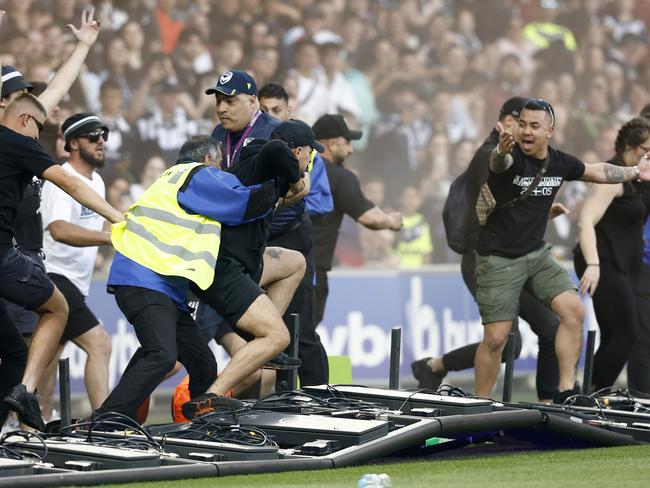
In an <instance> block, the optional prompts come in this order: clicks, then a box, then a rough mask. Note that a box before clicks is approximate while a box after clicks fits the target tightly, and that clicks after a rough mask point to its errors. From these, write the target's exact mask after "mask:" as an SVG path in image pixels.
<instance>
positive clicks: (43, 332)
mask: <svg viewBox="0 0 650 488" xmlns="http://www.w3.org/2000/svg"><path fill="white" fill-rule="evenodd" d="M45 115H46V111H45V108H44V107H43V105H42V104H41V102H40V101H39V100H38V99H37V98H36V97H34V96H33V95H31V94H29V93H23V94H21V95H19V96H18V97H17V98H16V99H15V100H14V101H13V102H12V103H11V104H10V105H9V106H8V107H7V108H6V109H5V111H4V113H3V115H2V118H1V119H0V297H2V298H5V299H7V300H9V301H12V302H14V303H17V304H19V305H21V306H23V307H24V308H26V309H28V310H34V311H35V312H36V313H37V314H38V315H39V324H38V326H37V329H36V332H35V333H34V335H33V336H32V341H31V344H30V348H29V352H28V358H27V365H26V368H25V372H24V374H23V375H22V383H18V384H17V382H18V381H20V378H15V377H14V378H6V377H4V376H3V377H2V378H0V397H4V402H5V403H6V404H7V405H8V406H9V408H11V409H13V410H15V411H16V412H17V413H18V416H19V419H20V420H21V421H22V422H23V423H25V424H27V425H29V426H31V427H34V428H37V429H40V430H43V429H44V427H45V426H44V424H43V419H42V417H41V413H40V408H39V405H38V395H36V394H35V393H34V392H35V389H36V384H37V383H38V381H39V380H40V377H41V375H42V373H43V371H44V369H45V367H46V366H47V364H48V363H49V362H50V361H51V359H52V358H53V357H54V354H55V352H56V350H57V348H58V339H59V337H61V333H62V331H63V328H64V327H65V323H66V320H67V315H68V307H67V304H66V302H65V299H64V298H63V295H61V292H59V291H58V290H57V289H56V287H55V286H54V285H53V284H52V282H51V281H50V279H49V278H48V277H47V275H46V274H45V271H44V270H43V268H42V267H40V266H38V265H37V264H35V263H34V262H33V261H32V260H31V259H29V258H27V257H26V256H24V255H23V254H22V253H20V251H18V250H16V249H15V248H14V245H13V241H14V230H13V222H14V221H15V216H16V208H17V206H18V205H19V203H20V202H21V201H22V199H23V194H24V191H25V187H26V186H27V185H28V184H29V182H30V181H31V180H32V178H33V177H34V176H37V177H39V178H44V179H46V180H48V181H51V182H52V183H54V184H55V185H57V186H59V187H60V188H61V189H63V190H64V191H65V192H67V193H68V194H70V195H71V196H72V197H73V198H74V199H75V200H77V201H79V202H80V203H82V204H83V205H85V206H86V207H87V208H89V209H91V210H94V211H95V212H97V213H98V214H100V215H102V216H103V217H105V218H106V219H107V220H109V221H110V222H119V221H121V220H122V215H121V214H120V213H119V212H118V211H117V210H115V209H114V208H113V207H111V206H110V205H109V204H108V203H106V201H105V200H104V199H103V198H101V197H100V196H99V195H98V194H97V193H96V192H94V191H93V190H92V189H91V188H90V187H88V185H86V184H85V183H84V182H83V181H81V180H80V179H79V178H76V177H74V176H71V175H70V174H69V173H67V172H66V171H65V170H63V168H61V167H60V166H59V165H58V164H56V161H54V160H53V159H52V158H51V156H49V155H48V154H47V153H46V152H45V150H44V149H43V148H42V146H40V144H38V142H37V139H38V137H39V133H40V131H41V129H42V128H43V121H44V119H45ZM3 313H4V305H3V304H1V303H0V314H3ZM0 326H2V327H3V328H4V327H9V328H10V329H11V330H15V326H14V324H11V323H8V324H4V323H3V324H1V325H0ZM13 346H15V344H13V343H5V342H3V343H0V357H1V355H2V354H4V351H5V350H9V349H11V348H12V347H13ZM10 390H11V391H10ZM5 395H6V397H5Z"/></svg>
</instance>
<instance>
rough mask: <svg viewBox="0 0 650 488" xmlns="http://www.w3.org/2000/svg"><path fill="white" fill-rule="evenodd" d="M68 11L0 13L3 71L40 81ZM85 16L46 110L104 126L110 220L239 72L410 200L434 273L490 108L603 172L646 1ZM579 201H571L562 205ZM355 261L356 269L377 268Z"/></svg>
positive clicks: (61, 47) (637, 71) (634, 88)
mask: <svg viewBox="0 0 650 488" xmlns="http://www.w3.org/2000/svg"><path fill="white" fill-rule="evenodd" d="M84 6H85V3H84V2H81V1H80V0H53V1H52V2H45V1H43V0H33V1H24V0H23V1H18V0H0V8H2V9H4V10H6V11H7V16H6V19H5V24H4V25H3V29H2V31H1V32H0V56H2V58H3V62H4V63H5V64H10V65H12V66H15V67H16V68H18V69H19V70H21V71H22V72H23V73H25V74H26V75H27V77H28V79H30V80H33V81H41V82H48V81H50V78H51V76H52V74H53V73H54V72H55V71H56V70H57V69H58V68H59V67H60V65H61V63H62V62H63V60H64V59H65V58H66V57H67V56H68V55H69V53H70V51H71V49H72V47H73V45H74V42H73V41H74V39H73V37H72V36H71V35H70V33H69V31H68V29H67V28H66V24H68V23H71V22H70V20H71V19H72V20H74V19H76V18H77V17H78V15H79V10H80V9H81V8H83V7H84ZM95 7H96V8H97V12H98V15H99V16H100V18H101V20H102V32H101V35H100V38H99V41H98V42H97V43H96V44H95V46H94V47H93V49H92V51H91V54H90V55H89V56H88V58H87V60H86V66H85V68H84V69H83V71H82V74H81V76H80V78H79V81H78V82H77V83H75V85H73V87H72V89H71V90H70V94H69V96H68V98H67V99H66V100H64V102H63V103H62V104H61V111H62V112H63V113H66V111H69V110H73V111H82V110H90V111H96V112H98V113H100V114H101V117H102V118H103V119H104V120H105V121H106V123H107V124H108V125H109V126H110V129H111V137H110V139H109V141H108V143H107V145H106V157H107V165H106V168H104V169H103V170H102V172H103V175H104V178H105V179H106V181H107V182H108V183H109V186H108V187H107V191H108V193H109V195H110V196H111V198H112V199H113V202H112V203H114V204H115V205H117V206H121V207H124V206H125V205H127V203H128V202H129V201H130V199H131V198H132V194H133V192H132V191H131V190H130V188H129V185H133V184H136V185H140V187H137V186H136V187H134V189H135V190H134V191H135V193H137V192H138V191H140V190H141V189H143V188H142V187H143V185H146V184H147V181H149V180H148V179H147V178H144V177H142V178H143V179H142V181H138V180H139V179H140V176H139V175H141V174H142V173H143V169H144V167H145V166H148V164H149V163H148V162H151V161H156V159H155V157H156V156H158V157H161V158H162V161H163V162H164V163H165V164H171V163H173V161H174V160H175V156H176V151H177V150H178V147H179V145H180V143H181V142H183V141H184V140H185V138H187V137H188V136H191V135H193V134H196V133H201V132H205V131H206V130H207V129H209V128H210V127H212V126H213V125H214V120H215V111H214V103H213V99H212V98H211V97H207V96H206V95H205V94H204V93H203V92H204V90H205V89H206V88H207V87H209V86H212V85H214V83H215V81H216V77H217V76H218V73H220V72H221V71H223V70H226V69H246V70H248V71H250V72H251V74H253V75H254V76H255V78H256V79H257V81H258V85H259V86H262V85H264V84H266V83H269V82H278V83H282V84H283V85H284V87H285V89H286V90H287V92H288V93H289V96H290V100H289V103H290V105H291V107H292V114H293V116H294V117H296V118H302V119H304V120H305V121H306V122H308V123H312V122H313V121H314V120H316V119H317V118H318V117H319V116H320V115H322V114H324V113H327V112H329V113H332V112H336V113H341V114H344V115H346V116H347V117H348V122H349V123H350V125H352V126H353V127H355V128H357V127H358V128H361V129H362V130H363V133H364V138H363V139H362V140H360V141H355V144H354V146H355V149H356V152H355V154H354V155H353V156H352V157H351V158H350V161H349V163H350V166H351V167H352V168H353V169H357V170H360V173H361V174H362V183H369V184H374V185H378V180H377V178H378V177H379V178H381V179H382V180H383V186H384V192H385V200H386V202H385V203H386V204H388V205H392V206H393V207H394V208H396V207H397V206H398V202H399V195H400V194H401V193H402V192H403V190H404V188H406V187H407V186H415V187H416V188H417V191H418V192H420V193H421V196H422V198H423V201H424V203H423V206H422V214H424V215H425V216H426V217H427V218H428V219H429V224H430V227H431V233H432V235H433V239H434V247H435V250H434V254H433V261H434V262H440V261H447V260H450V259H453V258H454V257H453V254H450V253H448V252H447V251H446V250H445V246H444V233H443V231H442V227H441V223H440V215H439V212H440V209H439V205H440V202H442V201H444V197H445V195H446V192H447V189H448V186H449V184H450V183H451V181H452V180H453V178H454V177H455V176H456V175H457V174H458V173H459V171H460V170H462V168H463V167H464V166H466V164H467V159H468V156H469V155H470V154H471V153H472V152H473V151H472V149H474V150H475V149H476V145H477V144H478V142H477V141H480V140H482V139H483V137H485V135H487V133H488V131H489V130H490V128H491V125H492V121H493V120H494V119H495V114H496V110H497V109H498V107H499V106H500V105H501V104H502V103H503V101H504V100H505V99H507V98H508V97H511V96H513V95H522V96H531V97H536V98H537V97H540V98H544V99H547V100H548V101H549V102H551V103H552V104H553V105H554V107H555V110H556V114H557V125H556V127H555V133H554V135H553V140H552V141H551V144H553V145H554V146H557V147H559V148H561V149H565V150H568V151H570V152H573V153H574V154H575V155H576V156H578V157H583V158H584V159H585V160H588V161H587V162H593V161H599V160H605V159H608V158H609V157H610V156H611V154H610V152H611V147H613V144H612V142H611V138H612V134H613V135H615V134H616V131H617V130H618V128H619V127H620V124H621V122H622V121H625V120H627V119H629V118H630V117H631V116H633V115H636V114H638V113H639V111H640V110H641V109H642V108H643V107H644V106H645V105H647V104H648V102H650V49H648V25H647V22H648V21H649V19H650V2H648V1H647V0H570V1H569V0H567V1H563V2H561V1H558V0H507V1H506V0H456V1H449V0H419V1H418V0H404V1H400V2H397V1H394V0H382V1H371V0H241V1H237V0H219V1H217V0H142V1H127V0H102V1H101V2H97V4H96V5H95ZM72 23H74V22H72ZM207 119H211V120H207ZM607 141H609V142H607ZM157 161H158V162H160V160H159V159H158V160H157ZM145 163H147V164H145ZM161 167H162V166H161ZM363 175H365V181H364V177H363ZM371 179H372V181H370V180H371ZM138 188H140V189H138ZM569 188H572V185H570V186H569ZM567 192H568V190H567ZM369 193H370V191H369ZM561 197H562V195H561ZM580 199H581V191H578V190H576V191H575V192H573V193H571V194H570V195H569V196H567V197H566V201H565V203H569V204H570V205H574V206H575V205H578V204H579V202H580ZM382 203H383V202H382ZM575 213H577V210H574V211H573V214H575ZM573 214H572V215H573ZM569 218H570V217H569ZM572 225H573V222H570V221H569V220H566V219H565V222H561V221H560V220H556V221H554V223H553V228H552V229H550V230H551V231H552V233H553V236H552V237H551V239H552V240H555V241H556V242H558V243H559V244H561V245H563V246H565V247H569V248H570V247H571V243H570V242H568V240H571V239H573V231H574V229H572V228H571V226H572ZM567 236H568V237H567ZM373 237H375V238H377V239H379V235H373ZM363 239H364V237H363V235H362V242H363ZM375 244H379V242H376V243H375ZM364 246H365V245H364ZM364 253H365V251H364ZM373 253H374V251H373V252H368V253H367V254H368V258H367V261H369V262H373V263H376V262H377V261H381V260H380V259H379V260H378V259H377V258H376V257H375V256H373V255H372V254H373ZM374 254H376V253H374ZM343 261H344V262H346V260H345V259H343ZM351 261H354V262H356V261H355V260H354V259H348V260H347V262H351Z"/></svg>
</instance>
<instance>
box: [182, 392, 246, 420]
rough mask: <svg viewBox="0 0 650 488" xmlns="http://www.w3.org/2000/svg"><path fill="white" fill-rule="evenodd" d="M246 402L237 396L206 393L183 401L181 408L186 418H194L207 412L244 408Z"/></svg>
mask: <svg viewBox="0 0 650 488" xmlns="http://www.w3.org/2000/svg"><path fill="white" fill-rule="evenodd" d="M244 406H245V405H244V402H242V401H240V400H237V399H236V398H228V397H225V396H221V395H217V394H216V393H204V394H203V395H199V396H198V397H196V398H194V399H192V400H190V401H189V402H185V403H183V405H182V406H181V410H182V411H183V415H184V416H185V418H186V419H188V420H192V419H193V418H195V417H200V416H201V415H205V414H207V413H214V412H216V411H218V410H222V411H232V410H240V409H242V408H244Z"/></svg>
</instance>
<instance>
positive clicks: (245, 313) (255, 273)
mask: <svg viewBox="0 0 650 488" xmlns="http://www.w3.org/2000/svg"><path fill="white" fill-rule="evenodd" d="M312 149H316V150H322V149H323V148H322V146H321V145H320V144H318V143H317V142H316V140H315V138H314V134H313V132H312V131H311V128H310V127H309V126H308V125H307V124H305V123H304V122H302V121H298V120H291V121H287V122H283V123H281V124H279V125H278V126H277V127H276V128H275V129H274V131H273V133H272V134H271V141H269V142H267V141H264V140H261V139H255V140H253V141H250V142H249V143H248V144H247V145H246V146H244V147H243V149H242V152H241V157H240V160H239V162H238V163H237V164H236V165H234V166H232V167H231V168H229V169H228V171H230V172H232V173H233V174H234V175H235V176H237V177H238V178H239V180H240V181H241V182H242V183H244V184H245V185H254V184H260V183H262V182H265V181H268V180H273V181H274V185H275V189H276V197H277V198H278V199H279V198H281V197H286V198H291V197H292V196H294V195H296V194H300V193H301V192H302V191H303V190H304V182H303V180H302V174H303V172H304V171H305V169H306V168H307V165H308V164H309V160H310V155H311V151H312ZM269 224H270V218H267V219H264V220H258V221H254V222H251V223H248V224H244V225H238V226H227V225H224V226H223V227H222V239H221V247H220V249H219V257H218V259H217V265H216V270H215V271H216V276H217V277H218V279H215V281H214V283H213V284H212V286H210V288H208V289H207V290H199V289H197V287H196V286H194V287H193V288H192V291H193V292H194V294H195V295H196V296H197V297H198V298H199V299H200V300H202V301H204V302H205V303H206V304H209V305H210V306H211V307H213V308H214V309H215V310H216V311H217V312H218V313H219V315H221V316H222V317H223V318H224V320H225V321H226V322H228V323H229V324H233V325H235V326H236V327H237V328H238V329H240V330H242V331H243V332H245V333H247V334H250V335H251V336H252V337H254V339H253V340H251V341H249V342H248V343H247V344H245V345H244V346H243V347H241V348H240V349H239V350H238V351H237V352H236V353H235V355H234V356H233V357H232V359H231V360H230V362H229V363H228V364H227V365H226V367H225V368H224V370H223V371H222V372H221V374H220V375H219V377H218V378H217V380H216V381H215V382H214V384H213V385H212V386H211V387H210V388H209V389H208V391H207V393H206V395H204V396H203V397H201V398H198V399H196V400H192V401H190V402H188V403H186V404H184V405H183V414H184V415H185V417H187V418H188V419H192V418H194V417H195V416H197V415H202V414H205V413H209V412H212V411H214V409H215V407H216V406H218V405H219V402H220V401H221V399H222V398H223V397H224V395H226V393H227V392H228V391H229V390H231V389H232V388H234V387H235V386H236V385H238V384H239V383H240V382H241V381H243V380H244V379H245V378H247V377H248V376H250V375H251V374H252V373H253V372H255V371H256V370H257V369H259V368H260V367H262V366H263V365H264V364H265V363H266V362H267V361H269V360H270V359H272V358H273V357H274V356H276V355H277V354H278V353H280V352H281V351H283V350H284V349H285V348H286V347H287V345H288V344H289V333H288V331H287V328H286V326H285V324H284V322H283V321H282V317H281V316H280V314H279V312H278V307H276V305H274V302H275V301H276V300H281V301H284V303H285V304H287V305H288V303H289V301H290V300H291V296H288V297H287V296H279V297H276V299H275V300H272V299H271V298H272V297H270V296H267V295H266V294H265V293H264V291H263V290H262V289H261V288H260V286H259V285H258V281H259V277H260V276H261V275H260V274H261V272H262V268H261V265H262V255H263V252H264V248H265V247H266V241H267V239H268V228H269ZM278 291H280V290H278ZM267 293H269V294H270V293H271V292H269V291H268V290H267ZM280 295H286V293H283V292H281V291H280Z"/></svg>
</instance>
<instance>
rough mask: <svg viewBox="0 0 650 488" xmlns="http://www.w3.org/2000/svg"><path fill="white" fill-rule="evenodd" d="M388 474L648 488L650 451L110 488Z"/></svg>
mask: <svg viewBox="0 0 650 488" xmlns="http://www.w3.org/2000/svg"><path fill="white" fill-rule="evenodd" d="M368 472H372V473H388V474H389V475H390V476H391V478H392V486H393V487H394V488H395V487H405V488H406V487H408V488H434V487H453V488H457V487H471V488H475V487H495V486H498V487H500V488H501V487H505V488H508V487H512V488H521V487H534V488H536V487H540V488H542V487H543V488H547V487H564V486H568V487H571V488H579V487H585V488H594V487H600V486H602V487H608V488H609V487H613V486H614V487H625V488H631V487H632V488H634V487H643V488H647V487H649V486H650V446H630V447H616V448H608V449H604V448H603V449H583V450H574V451H546V452H528V453H516V454H504V455H481V456H476V457H464V458H462V459H445V460H435V459H434V458H430V459H428V460H427V461H416V462H404V463H398V464H374V465H367V466H361V467H354V468H343V469H331V470H325V471H300V472H298V471H295V472H289V473H271V474H262V475H242V476H230V477H219V478H204V479H194V480H183V481H169V482H155V483H132V484H128V485H104V486H120V487H133V488H135V487H142V488H145V487H152V488H167V487H169V488H203V487H206V488H207V487H219V488H229V487H232V488H235V487H237V488H243V487H264V488H284V487H312V488H316V487H322V488H337V487H349V488H354V487H356V486H357V481H358V479H359V478H360V477H361V476H362V475H363V474H364V473H368Z"/></svg>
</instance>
